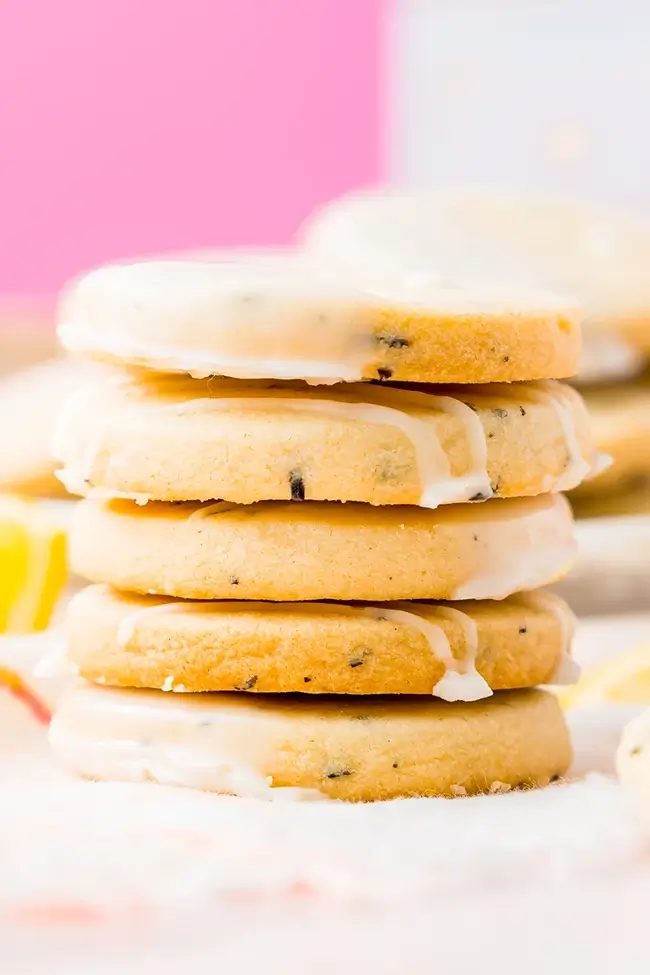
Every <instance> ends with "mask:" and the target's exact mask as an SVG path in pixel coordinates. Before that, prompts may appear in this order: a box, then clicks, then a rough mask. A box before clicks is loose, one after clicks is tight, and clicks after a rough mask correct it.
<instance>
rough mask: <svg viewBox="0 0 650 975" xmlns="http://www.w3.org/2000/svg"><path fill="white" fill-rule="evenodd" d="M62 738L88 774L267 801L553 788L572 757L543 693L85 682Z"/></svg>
mask: <svg viewBox="0 0 650 975" xmlns="http://www.w3.org/2000/svg"><path fill="white" fill-rule="evenodd" d="M50 742H51V744H52V748H53V750H54V752H55V754H56V755H57V757H58V758H59V759H60V761H61V762H62V763H63V764H64V765H66V766H67V767H68V768H69V769H71V770H72V771H73V772H75V773H76V774H78V775H80V776H82V777H84V778H90V779H108V780H121V781H131V782H133V781H136V782H137V781H154V782H159V783H161V784H164V785H179V786H187V787H190V788H196V789H204V790H207V791H212V792H221V793H226V794H230V795H239V796H243V797H249V798H262V799H274V798H285V797H286V798H298V799H301V798H306V799H309V798H329V799H346V800H352V801H370V800H377V799H396V798H400V797H406V796H450V797H451V796H466V795H475V794H478V793H485V792H500V791H507V790H508V789H510V788H514V787H519V786H540V785H546V784H548V782H549V781H551V780H552V779H554V778H556V777H558V776H561V775H563V774H564V773H565V772H566V770H567V769H568V767H569V764H570V762H571V744H570V740H569V733H568V730H567V728H566V725H565V722H564V718H563V716H562V712H561V710H560V707H559V704H558V703H557V700H556V698H555V697H554V696H553V695H551V694H547V693H545V692H543V691H502V692H499V693H497V694H495V695H494V697H492V698H490V699H489V700H487V701H480V702H475V703H472V704H465V703H458V704H448V703H446V702H443V701H439V700H436V699H429V698H425V699H421V698H420V699H416V698H412V697H395V698H390V697H384V698H374V697H373V698H366V697H359V698H340V697H329V696H328V697H321V698H318V699H311V698H310V699H306V698H303V697H301V696H300V695H283V696H282V697H281V698H279V697H278V696H272V695H269V696H262V695H258V696H256V697H255V698H254V699H253V698H251V697H250V696H248V695H246V696H244V695H238V694H229V693H221V694H202V695H200V696H198V695H197V696H196V697H194V696H192V697H183V698H182V699H180V698H178V697H172V696H169V695H165V694H164V693H161V692H159V691H144V690H128V691H124V690H116V689H108V688H99V687H96V686H94V685H92V684H87V683H79V684H78V685H77V686H75V687H74V688H73V689H72V690H71V691H70V692H69V693H68V694H67V695H66V696H65V698H64V699H63V700H62V701H61V703H60V706H59V709H58V711H57V713H56V715H55V717H54V719H53V722H52V725H51V728H50Z"/></svg>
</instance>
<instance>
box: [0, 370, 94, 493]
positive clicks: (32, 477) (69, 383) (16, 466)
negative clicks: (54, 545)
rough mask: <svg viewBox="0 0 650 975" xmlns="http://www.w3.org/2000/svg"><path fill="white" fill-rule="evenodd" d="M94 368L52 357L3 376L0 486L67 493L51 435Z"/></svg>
mask: <svg viewBox="0 0 650 975" xmlns="http://www.w3.org/2000/svg"><path fill="white" fill-rule="evenodd" d="M89 371H90V373H91V375H92V370H91V369H89V367H88V366H87V365H86V364H82V363H79V362H75V361H74V360H71V359H63V358H60V359H50V360H48V361H47V362H44V363H39V364H38V365H34V366H31V367H29V368H27V369H24V370H22V371H20V372H16V373H12V374H10V375H8V376H6V377H3V378H2V380H0V417H2V422H1V423H0V491H6V492H13V493H15V494H23V495H30V496H37V497H48V498H56V497H65V496H66V492H65V490H64V489H63V487H62V485H61V482H60V481H59V480H58V479H57V478H56V477H55V476H54V462H53V460H52V435H53V433H54V426H55V421H56V417H57V414H58V412H59V411H60V409H61V407H62V406H63V403H64V402H65V400H66V398H67V397H68V396H69V395H70V393H72V391H73V390H75V389H76V388H77V387H78V386H79V384H80V383H82V382H83V380H84V378H87V377H88V373H89Z"/></svg>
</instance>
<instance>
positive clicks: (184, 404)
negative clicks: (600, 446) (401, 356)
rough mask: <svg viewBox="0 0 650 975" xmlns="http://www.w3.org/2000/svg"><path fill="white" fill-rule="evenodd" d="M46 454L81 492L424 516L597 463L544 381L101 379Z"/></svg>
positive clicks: (586, 436) (563, 399) (554, 482)
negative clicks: (414, 385)
mask: <svg viewBox="0 0 650 975" xmlns="http://www.w3.org/2000/svg"><path fill="white" fill-rule="evenodd" d="M55 453H56V455H57V457H58V459H59V461H61V462H62V463H63V464H64V467H63V469H62V470H61V471H59V477H60V478H61V480H62V481H63V482H64V483H65V484H66V485H67V487H68V488H69V489H70V490H71V491H74V492H75V493H77V494H82V495H86V496H95V497H131V498H134V499H136V500H160V501H179V500H188V499H195V500H200V501H206V500H211V499H214V498H221V499H223V500H226V501H233V502H238V503H240V504H249V503H251V502H254V501H263V500H284V499H291V498H292V499H294V500H306V499H307V500H316V501H326V500H333V501H364V502H369V503H370V504H375V505H385V504H418V505H421V506H423V507H428V508H435V507H437V506H438V505H439V504H450V503H454V502H459V501H470V500H485V499H487V498H489V497H491V496H493V495H495V496H500V497H523V496H527V495H535V494H541V493H543V492H547V491H560V490H565V489H567V488H571V487H575V486H576V485H577V484H579V483H580V482H581V480H582V479H583V478H584V477H588V476H590V475H591V474H592V472H593V471H594V470H595V469H597V466H598V462H599V458H598V457H597V455H596V451H595V448H594V445H593V441H592V438H591V432H590V422H589V416H588V414H587V411H586V410H585V408H584V404H583V402H582V400H581V398H580V396H579V395H578V394H577V393H576V392H575V391H574V390H573V389H571V388H570V387H568V386H564V385H563V384H562V383H556V382H552V381H546V382H539V383H531V384H527V385H521V384H517V385H515V386H512V385H505V384H501V385H494V386H478V387H475V386H465V387H463V386H461V387H450V388H446V387H436V388H435V393H434V392H433V391H431V392H420V391H412V390H405V389H397V388H394V387H389V386H379V385H378V384H374V383H372V384H371V383H363V384H349V385H343V386H341V385H339V386H334V387H326V388H323V389H322V390H320V391H317V390H314V389H313V388H312V389H311V390H310V389H309V387H306V386H304V385H303V384H294V386H293V387H291V386H287V385H286V384H285V385H284V386H281V387H279V388H278V386H277V385H271V384H268V383H267V384H263V383H260V382H258V383H257V384H251V383H247V384H244V383H243V382H241V381H227V380H221V381H216V380H207V381H206V380H203V381H200V380H192V379H183V378H181V377H173V376H155V377H152V378H151V379H149V380H148V381H147V380H146V379H140V380H139V381H136V380H132V381H129V380H122V381H118V382H110V381H109V382H106V383H103V384H95V385H94V386H93V387H91V388H88V389H85V390H82V391H80V392H79V393H77V394H76V395H74V396H73V397H72V398H71V400H70V401H69V403H68V405H67V408H66V409H65V411H64V413H63V414H62V416H61V419H60V422H59V426H58V430H57V436H56V438H55Z"/></svg>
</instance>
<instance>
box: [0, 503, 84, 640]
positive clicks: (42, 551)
mask: <svg viewBox="0 0 650 975" xmlns="http://www.w3.org/2000/svg"><path fill="white" fill-rule="evenodd" d="M67 576H68V572H67V565H66V532H65V528H64V527H63V526H62V524H61V519H60V517H58V515H57V514H54V513H52V512H51V511H50V510H49V507H48V505H47V504H44V503H43V502H40V501H27V500H22V499H19V498H13V497H6V496H0V633H31V632H34V631H36V630H43V629H45V628H46V627H47V625H48V623H49V622H50V618H51V616H52V613H53V610H54V607H55V605H56V602H57V599H58V597H59V595H60V593H61V591H62V589H63V587H64V586H65V584H66V581H67Z"/></svg>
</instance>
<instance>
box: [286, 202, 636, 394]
mask: <svg viewBox="0 0 650 975" xmlns="http://www.w3.org/2000/svg"><path fill="white" fill-rule="evenodd" d="M302 239H303V241H304V244H305V246H306V247H307V249H308V250H309V251H310V252H312V253H313V254H318V255H319V256H320V257H321V258H326V259H328V260H334V261H338V262H339V263H341V264H344V265H346V266H348V267H350V268H352V269H355V271H356V272H357V273H358V274H359V275H360V276H363V275H368V276H376V279H377V280H378V281H383V282H385V280H386V277H387V276H388V279H389V280H390V276H400V275H401V276H402V278H403V277H404V275H406V277H407V281H408V280H414V279H415V278H420V277H427V276H430V277H435V276H442V277H443V278H445V277H455V276H459V275H462V276H464V277H467V276H474V277H476V278H482V279H488V278H489V279H491V280H493V281H499V280H509V281H510V282H511V283H513V282H516V283H518V284H521V285H527V286H534V287H537V288H544V289H548V290H551V291H555V292H559V293H560V294H566V295H569V296H573V297H574V298H576V299H577V300H578V301H579V302H580V304H581V305H582V306H583V308H584V311H585V322H584V331H583V335H584V346H583V348H584V351H583V358H582V364H581V369H580V372H579V374H578V379H579V380H580V381H584V382H588V383H591V382H595V381H598V382H602V381H610V380H621V379H625V378H628V377H631V376H634V375H636V374H638V373H639V372H640V371H641V370H642V369H643V367H644V363H645V361H646V359H647V358H648V356H649V355H650V274H648V269H649V268H650V225H648V224H646V223H644V222H642V221H641V220H637V219H636V218H635V217H634V216H633V215H632V214H628V213H625V212H622V211H619V210H615V209H611V208H608V207H599V206H595V205H591V204H588V203H583V202H580V201H576V200H571V199H562V198H556V197H547V196H543V195H531V194H530V193H526V192H524V191H518V190H515V189H512V188H505V187H501V186H496V185H482V186H472V185H469V186H465V185H451V186H442V187H439V188H438V189H437V190H432V191H374V192H366V193H357V194H351V195H349V196H347V197H344V198H343V199H341V200H336V201H334V202H333V203H331V204H329V205H328V206H326V207H325V208H323V209H322V210H321V211H320V212H319V213H317V214H316V216H315V217H314V218H312V219H311V220H310V221H309V223H308V224H307V225H306V226H305V228H304V229H303V232H302ZM401 269H402V270H401Z"/></svg>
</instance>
